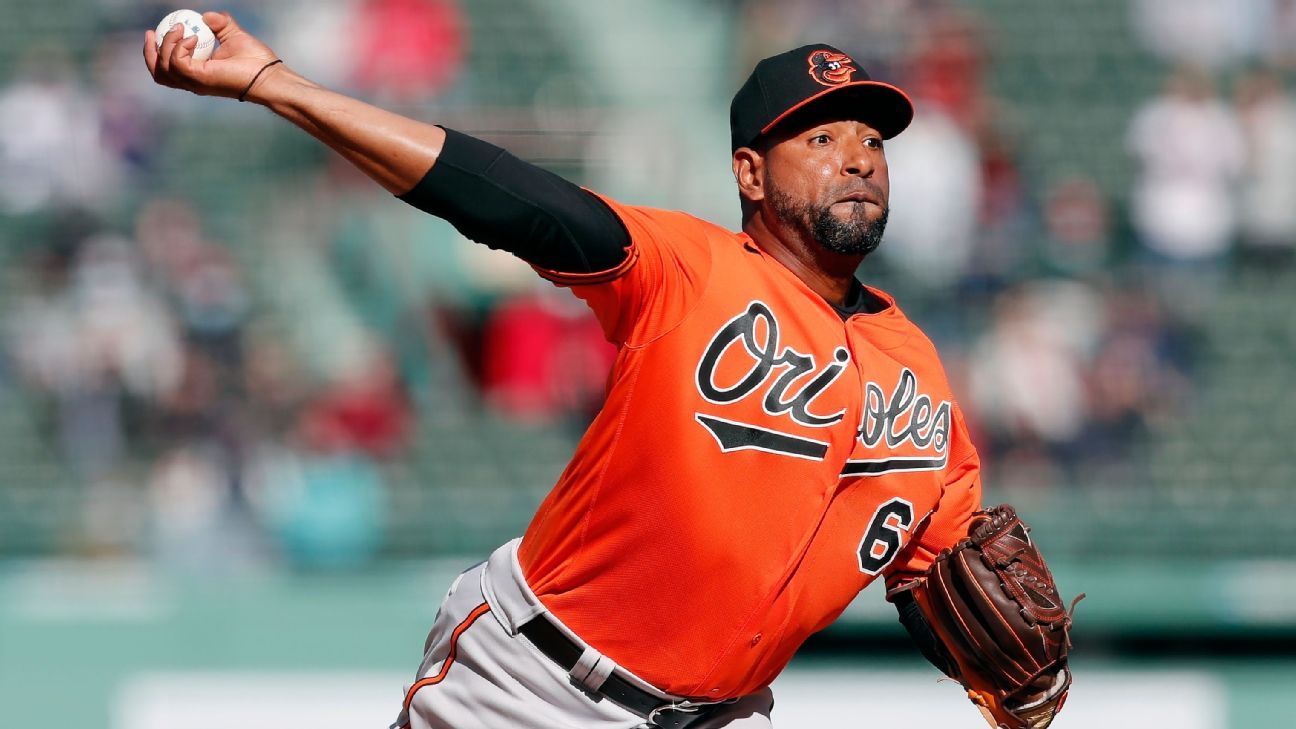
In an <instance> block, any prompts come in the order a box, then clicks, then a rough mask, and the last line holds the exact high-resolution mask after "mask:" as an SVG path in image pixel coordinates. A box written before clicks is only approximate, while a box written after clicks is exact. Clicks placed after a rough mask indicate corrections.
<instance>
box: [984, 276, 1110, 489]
mask: <svg viewBox="0 0 1296 729" xmlns="http://www.w3.org/2000/svg"><path fill="white" fill-rule="evenodd" d="M1100 323H1101V299H1099V298H1098V297H1097V296H1096V295H1095V294H1094V292H1093V291H1092V290H1090V289H1089V288H1087V287H1085V286H1082V285H1080V284H1076V283H1068V282H1052V283H1038V284H1034V285H1029V286H1024V287H1019V288H1016V289H1012V290H1009V291H1007V292H1005V293H1004V294H1002V295H1001V296H1000V297H999V299H998V301H997V302H996V304H995V307H994V320H993V322H992V323H991V325H990V328H989V330H988V331H987V332H985V334H984V335H983V336H982V337H981V338H980V341H979V342H977V344H976V345H975V346H974V348H973V349H972V352H971V355H970V362H969V365H968V367H969V371H968V379H969V386H970V388H969V389H970V392H969V395H970V396H971V400H972V402H973V403H974V408H975V411H976V412H977V413H979V415H980V422H981V426H982V428H983V430H984V432H985V435H986V437H987V438H988V439H989V443H988V445H989V449H988V450H989V457H990V459H991V460H992V462H997V461H998V459H1002V460H1003V463H1001V464H1000V466H999V468H1000V469H1001V470H1003V471H1010V470H1011V469H1012V468H1013V458H1017V457H1021V458H1024V459H1026V461H1028V462H1030V463H1032V464H1034V465H1038V461H1039V459H1041V458H1043V459H1045V460H1048V461H1057V462H1060V463H1073V462H1074V459H1075V458H1076V456H1077V448H1078V446H1079V441H1080V438H1081V437H1082V436H1083V435H1084V430H1085V424H1086V419H1087V418H1088V409H1089V403H1088V400H1087V398H1086V394H1085V376H1084V362H1085V357H1086V355H1087V354H1088V352H1089V351H1091V349H1092V347H1093V346H1094V343H1095V341H1096V340H1097V338H1098V336H1099V331H1100Z"/></svg>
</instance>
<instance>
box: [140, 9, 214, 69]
mask: <svg viewBox="0 0 1296 729" xmlns="http://www.w3.org/2000/svg"><path fill="white" fill-rule="evenodd" d="M176 23H179V24H181V25H183V26H184V37H185V38H188V37H189V36H191V35H196V36H198V45H197V46H196V47H195V48H194V50H193V57H194V60H195V61H205V60H207V59H208V58H211V54H212V51H214V50H216V35H215V34H214V33H212V30H211V28H208V27H207V24H206V23H204V22H203V19H202V16H201V15H199V14H198V13H195V12H194V11H192V10H177V11H175V12H174V13H171V14H170V15H168V16H166V17H165V18H163V19H162V22H161V23H158V27H157V30H156V31H154V33H153V40H155V41H156V42H157V45H158V48H161V47H162V36H164V35H166V34H167V32H168V31H170V30H171V28H173V27H175V24H176Z"/></svg>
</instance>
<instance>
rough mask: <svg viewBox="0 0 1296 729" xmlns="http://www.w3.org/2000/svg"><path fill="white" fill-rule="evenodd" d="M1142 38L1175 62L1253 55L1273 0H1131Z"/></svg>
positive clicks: (1210, 62)
mask: <svg viewBox="0 0 1296 729" xmlns="http://www.w3.org/2000/svg"><path fill="white" fill-rule="evenodd" d="M1130 8H1131V11H1132V12H1133V20H1134V28H1135V30H1136V32H1137V33H1138V35H1139V37H1140V38H1141V39H1142V40H1143V43H1144V44H1145V45H1146V46H1147V47H1148V48H1150V49H1151V50H1153V51H1154V52H1156V53H1158V54H1160V55H1161V56H1163V57H1164V58H1166V59H1168V60H1170V61H1173V62H1176V63H1191V64H1200V65H1202V66H1206V67H1208V68H1215V69H1218V68H1224V67H1227V66H1228V65H1230V64H1233V63H1236V62H1237V61H1239V60H1242V59H1245V58H1247V57H1249V56H1251V55H1253V54H1254V53H1255V52H1256V51H1257V49H1258V48H1259V46H1260V40H1261V38H1262V36H1263V35H1264V33H1265V29H1266V27H1267V25H1268V21H1269V19H1270V18H1271V13H1272V7H1271V0H1135V2H1133V3H1131V4H1130Z"/></svg>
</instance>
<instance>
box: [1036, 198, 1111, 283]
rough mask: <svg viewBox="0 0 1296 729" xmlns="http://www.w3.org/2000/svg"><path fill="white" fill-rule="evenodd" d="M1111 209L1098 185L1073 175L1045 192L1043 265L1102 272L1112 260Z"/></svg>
mask: <svg viewBox="0 0 1296 729" xmlns="http://www.w3.org/2000/svg"><path fill="white" fill-rule="evenodd" d="M1110 232H1111V211H1110V209H1109V206H1108V203H1107V198H1106V197H1105V196H1104V195H1103V193H1102V191H1101V190H1099V189H1098V185H1097V184H1095V183H1094V181H1093V180H1090V179H1088V178H1086V177H1070V178H1066V179H1064V180H1060V181H1058V182H1056V183H1054V184H1053V185H1050V186H1049V188H1048V190H1047V191H1046V192H1045V194H1044V233H1045V235H1044V248H1043V255H1044V264H1045V268H1046V269H1047V270H1049V271H1050V272H1054V273H1061V274H1066V275H1071V276H1086V275H1095V274H1101V273H1103V272H1104V271H1105V270H1106V269H1107V267H1108V266H1109V264H1110V262H1111V253H1112V251H1111V241H1110Z"/></svg>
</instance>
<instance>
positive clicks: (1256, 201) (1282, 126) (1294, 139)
mask: <svg viewBox="0 0 1296 729" xmlns="http://www.w3.org/2000/svg"><path fill="white" fill-rule="evenodd" d="M1237 98H1238V111H1239V115H1240V117H1241V120H1242V129H1243V131H1244V133H1245V135H1246V150H1247V155H1246V167H1245V169H1244V172H1243V177H1242V196H1241V213H1242V215H1241V218H1242V226H1241V233H1242V239H1241V243H1242V248H1241V252H1242V254H1243V256H1244V258H1245V259H1246V260H1247V261H1248V262H1250V263H1253V264H1255V266H1256V267H1257V268H1259V269H1283V268H1288V267H1290V266H1291V265H1292V263H1293V258H1294V256H1296V101H1293V100H1292V98H1291V96H1290V95H1288V94H1287V93H1286V92H1285V91H1284V90H1283V87H1282V80H1281V79H1280V78H1279V77H1278V76H1277V75H1276V74H1274V73H1273V72H1271V71H1257V72H1255V73H1252V74H1249V75H1247V76H1245V77H1243V78H1242V79H1241V80H1240V81H1239V83H1238V89H1237Z"/></svg>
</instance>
